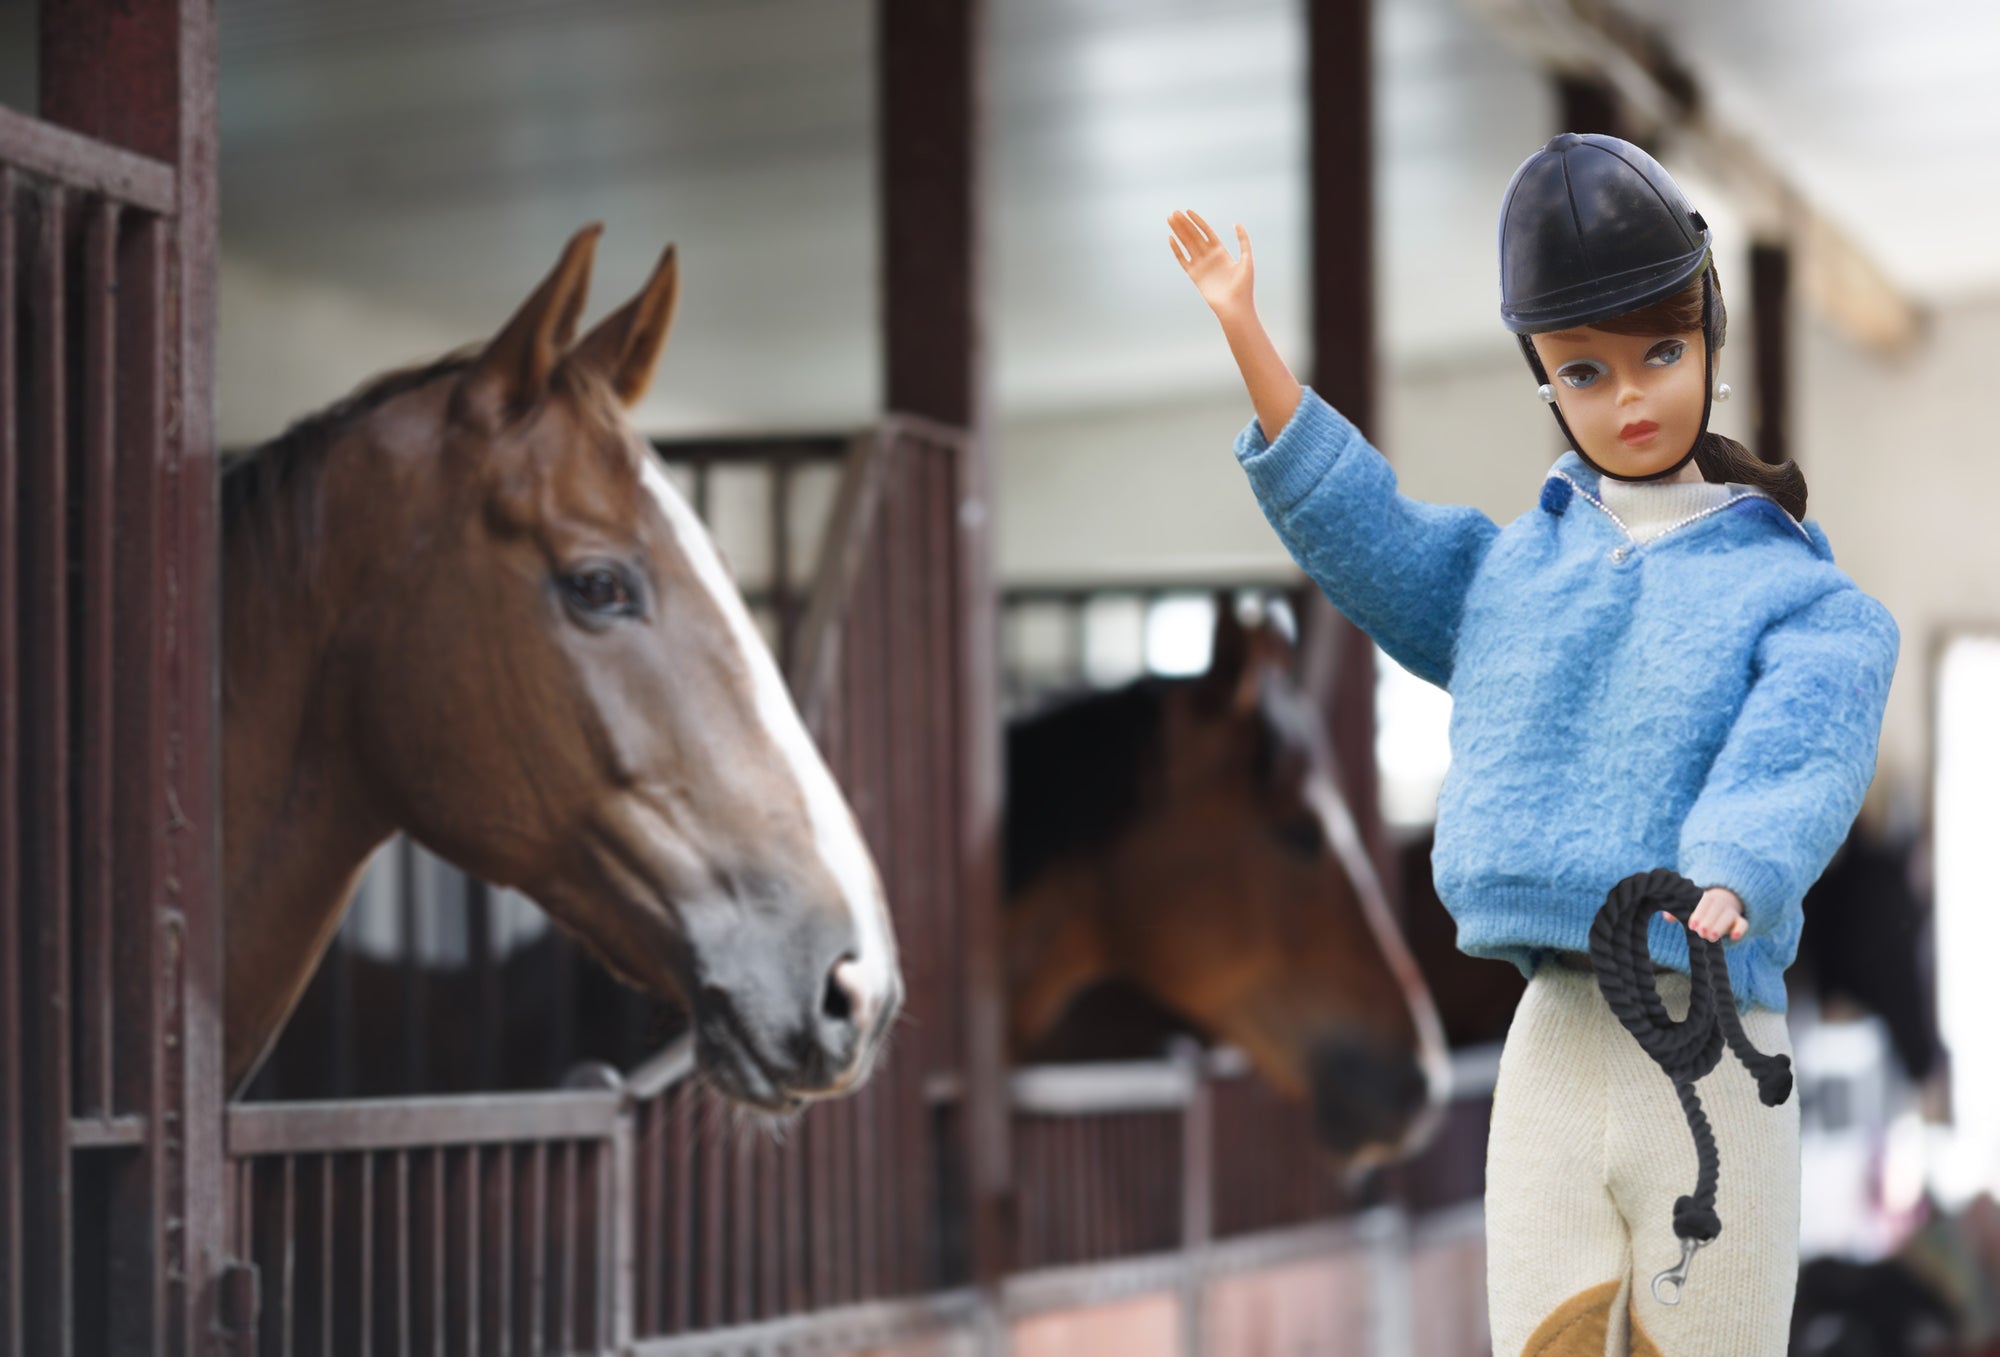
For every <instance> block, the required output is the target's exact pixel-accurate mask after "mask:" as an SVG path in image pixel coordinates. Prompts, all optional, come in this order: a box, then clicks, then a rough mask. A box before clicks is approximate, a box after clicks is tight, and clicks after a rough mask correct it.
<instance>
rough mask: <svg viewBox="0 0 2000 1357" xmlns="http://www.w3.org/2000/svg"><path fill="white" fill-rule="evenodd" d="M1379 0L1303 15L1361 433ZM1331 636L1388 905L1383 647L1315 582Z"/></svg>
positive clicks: (1362, 821) (1372, 416)
mask: <svg viewBox="0 0 2000 1357" xmlns="http://www.w3.org/2000/svg"><path fill="white" fill-rule="evenodd" d="M1371 10H1372V3H1371V0H1313V3H1312V4H1311V5H1310V6H1308V8H1307V11H1306V14H1307V34H1306V41H1307V48H1308V69H1309V72H1310V74H1309V76H1308V81H1309V86H1310V88H1309V95H1308V109H1309V112H1308V120H1309V140H1310V142H1311V147H1312V149H1311V183H1310V186H1309V188H1308V194H1309V197H1310V202H1311V246H1310V248H1311V251H1312V266H1313V267H1312V339H1313V357H1312V374H1313V378H1312V384H1313V387H1314V389H1315V390H1317V391H1318V392H1319V394H1320V395H1322V396H1324V397H1325V398H1326V399H1327V401H1328V403H1329V404H1331V405H1332V406H1333V407H1334V408H1335V409H1337V410H1339V411H1340V412H1341V413H1342V414H1344V415H1346V416H1347V417H1348V418H1349V419H1351V420H1353V421H1354V423H1355V425H1356V426H1357V427H1358V428H1360V429H1361V431H1362V432H1363V433H1368V434H1371V435H1372V434H1375V433H1377V432H1378V431H1379V424H1380V421H1379V420H1378V418H1377V410H1376V380H1377V365H1376V357H1375V159H1374V144H1373V137H1374V125H1375V118H1374V104H1375V83H1374V61H1373V54H1374V49H1373V38H1372V35H1371V30H1372V27H1373V16H1372V13H1371ZM1306 629H1307V631H1308V632H1312V631H1315V630H1317V631H1319V633H1320V636H1321V638H1322V639H1321V640H1320V641H1318V642H1314V641H1313V640H1312V639H1311V638H1310V637H1309V638H1308V643H1309V644H1324V643H1325V641H1324V638H1326V637H1327V636H1328V634H1329V632H1330V634H1331V636H1332V637H1333V638H1336V639H1335V653H1334V657H1333V671H1334V677H1333V682H1332V684H1331V691H1330V692H1328V693H1326V694H1323V695H1322V697H1323V699H1324V700H1326V701H1328V702H1329V704H1330V705H1329V706H1328V708H1327V716H1328V721H1329V724H1330V727H1331V730H1332V734H1333V743H1334V752H1335V756H1336V758H1337V759H1338V761H1339V764H1340V775H1341V792H1342V794H1343V795H1345V796H1346V798H1347V804H1348V806H1349V808H1350V809H1351V810H1352V811H1353V813H1354V820H1355V823H1356V824H1357V825H1359V826H1360V828H1361V834H1362V837H1363V839H1364V840H1365V841H1366V843H1367V845H1368V850H1369V855H1370V856H1371V857H1372V858H1373V859H1374V862H1375V866H1376V870H1377V871H1378V872H1379V873H1380V875H1381V877H1382V887H1383V890H1384V891H1385V892H1386V893H1387V895H1388V897H1389V900H1390V901H1391V903H1392V904H1393V903H1395V902H1396V901H1398V900H1400V898H1401V895H1400V886H1399V883H1398V882H1397V880H1396V870H1395V868H1396V859H1395V853H1394V851H1393V849H1392V845H1391V844H1390V843H1389V836H1388V832H1387V829H1386V827H1385V826H1384V824H1383V822H1382V811H1381V798H1380V795H1379V793H1378V786H1377V778H1376V766H1375V647H1374V644H1373V642H1371V641H1370V640H1369V639H1368V637H1367V636H1366V635H1365V634H1364V633H1363V632H1362V631H1361V629H1360V628H1359V627H1356V626H1355V625H1354V624H1353V623H1351V622H1349V621H1348V620H1347V619H1346V618H1344V617H1342V616H1341V615H1340V614H1339V613H1338V612H1336V611H1335V610H1334V609H1333V607H1332V605H1331V604H1329V603H1327V602H1326V600H1325V598H1324V597H1322V596H1321V595H1320V594H1319V593H1318V591H1317V590H1315V591H1314V592H1313V594H1312V596H1311V602H1310V606H1309V611H1308V614H1307V619H1306Z"/></svg>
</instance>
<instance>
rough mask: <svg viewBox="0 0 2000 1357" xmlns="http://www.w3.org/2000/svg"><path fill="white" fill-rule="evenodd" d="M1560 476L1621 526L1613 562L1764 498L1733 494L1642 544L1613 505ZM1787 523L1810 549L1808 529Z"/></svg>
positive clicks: (1787, 517) (1565, 474) (1560, 473)
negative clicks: (1734, 507) (1621, 537)
mask: <svg viewBox="0 0 2000 1357" xmlns="http://www.w3.org/2000/svg"><path fill="white" fill-rule="evenodd" d="M1556 475H1558V476H1561V477H1562V478H1563V479H1564V480H1566V481H1569V486H1570V489H1572V490H1574V491H1576V493H1577V494H1579V495H1582V496H1583V497H1584V498H1585V499H1587V500H1589V501H1590V502H1591V503H1592V504H1594V505H1596V506H1597V507H1598V509H1600V510H1602V511H1603V514H1604V516H1605V517H1606V518H1608V519H1610V520H1611V521H1612V522H1613V523H1616V524H1617V525H1618V531H1620V532H1622V533H1624V534H1625V538H1626V540H1625V541H1623V542H1621V543H1619V544H1618V545H1617V546H1615V547H1613V548H1612V549H1611V551H1610V556H1611V559H1612V560H1614V561H1623V560H1624V559H1625V558H1626V557H1627V556H1630V555H1631V554H1632V553H1633V552H1635V551H1637V550H1638V549H1639V548H1640V547H1642V546H1651V545H1652V544H1653V543H1654V542H1659V541H1663V540H1664V539H1665V538H1666V536H1667V535H1668V534H1669V533H1675V532H1679V531H1680V530H1681V529H1682V528H1685V527H1687V526H1688V525H1689V524H1690V523H1699V522H1700V521H1701V520H1702V519H1704V518H1707V517H1708V516H1709V515H1710V514H1719V513H1721V512H1722V511H1723V510H1724V509H1727V508H1728V507H1729V506H1730V505H1732V504H1741V503H1742V502H1743V501H1744V500H1746V499H1762V498H1764V496H1762V495H1755V494H1742V495H1732V496H1730V497H1729V498H1728V499H1726V500H1724V501H1722V503H1720V504H1711V505H1709V506H1708V507H1707V508H1706V509H1702V510H1699V511H1697V512H1695V513H1692V514H1689V515H1688V516H1687V517H1686V518H1683V519H1681V520H1680V521H1679V522H1677V523H1669V524H1668V525H1667V526H1666V527H1664V528H1662V529H1660V530H1659V531H1658V532H1657V533H1655V534H1653V536H1652V537H1651V538H1649V539H1648V540H1647V541H1645V542H1641V541H1639V540H1638V538H1637V537H1636V536H1634V535H1633V532H1632V529H1631V528H1630V527H1628V526H1627V525H1626V523H1625V520H1624V519H1622V518H1620V517H1619V516H1618V515H1617V514H1615V513H1613V512H1612V511H1611V509H1610V506H1608V505H1606V504H1605V503H1604V501H1602V500H1600V499H1598V498H1597V496H1595V495H1593V494H1591V493H1590V492H1589V491H1588V490H1586V489H1584V488H1583V487H1582V486H1580V485H1578V484H1577V483H1576V482H1575V481H1574V480H1570V476H1569V473H1568V472H1566V471H1558V472H1557V473H1556ZM1785 521H1786V522H1787V523H1791V525H1792V527H1793V528H1794V529H1795V530H1796V531H1797V532H1798V534H1799V536H1801V537H1804V538H1805V541H1806V545H1807V546H1811V545H1812V538H1811V537H1810V536H1809V535H1808V534H1807V533H1806V530H1805V529H1804V528H1801V527H1799V525H1798V524H1797V522H1795V521H1794V520H1793V519H1792V516H1791V515H1790V514H1786V515H1785Z"/></svg>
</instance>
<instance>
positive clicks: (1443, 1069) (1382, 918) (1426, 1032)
mask: <svg viewBox="0 0 2000 1357" xmlns="http://www.w3.org/2000/svg"><path fill="white" fill-rule="evenodd" d="M1305 799H1306V803H1307V804H1308V805H1309V806H1311V807H1312V810H1313V814H1314V815H1315V817H1316V818H1317V819H1318V820H1319V823H1320V828H1321V829H1322V830H1323V831H1324V832H1325V834H1326V841H1327V844H1328V846H1329V847H1331V848H1332V849H1333V854H1334V856H1335V857H1337V858H1339V859H1340V864H1341V867H1342V869H1343V870H1344V871H1346V873H1347V878H1348V880H1350V881H1352V882H1353V883H1354V893H1355V895H1356V896H1357V897H1359V899H1360V902H1361V913H1362V915H1363V916H1364V917H1365V918H1366V919H1367V920H1368V924H1369V927H1370V928H1371V929H1372V930H1373V932H1374V934H1375V940H1376V942H1377V943H1378V944H1379V945H1380V946H1381V948H1382V955H1383V958H1384V960H1386V961H1387V962H1388V964H1389V969H1390V970H1391V971H1393V972H1395V974H1396V978H1397V980H1398V981H1399V982H1400V983H1401V986H1402V989H1403V992H1404V994H1406V995H1408V996H1410V1020H1411V1022H1412V1023H1414V1024H1415V1026H1416V1029H1417V1064H1418V1066H1419V1067H1420V1068H1421V1069H1422V1070H1423V1072H1424V1084H1425V1090H1426V1097H1425V1100H1424V1109H1423V1111H1422V1112H1421V1113H1420V1114H1419V1115H1418V1117H1417V1118H1416V1120H1415V1121H1414V1122H1413V1123H1412V1124H1411V1126H1410V1129H1409V1131H1408V1133H1407V1134H1406V1135H1405V1136H1404V1138H1403V1144H1404V1145H1405V1146H1414V1145H1421V1144H1423V1143H1425V1142H1426V1141H1428V1140H1429V1139H1430V1136H1431V1133H1432V1131H1433V1129H1434V1128H1435V1126H1436V1123H1437V1121H1438V1119H1439V1118H1440V1117H1442V1116H1443V1114H1444V1107H1445V1104H1446V1103H1448V1102H1449V1101H1450V1100H1451V1053H1450V1047H1449V1044H1448V1043H1447V1042H1446V1040H1445V1034H1444V1020H1443V1019H1442V1018H1441V1017H1439V1016H1438V1011H1437V1004H1436V1003H1435V1002H1434V1001H1433V1000H1432V999H1431V997H1430V991H1429V990H1428V989H1427V988H1426V987H1425V986H1424V980H1423V975H1422V973H1421V972H1419V971H1418V970H1417V962H1416V958H1415V957H1413V956H1411V955H1410V951H1409V948H1408V947H1407V946H1406V945H1405V944H1404V942H1403V938H1402V933H1401V932H1400V931H1399V930H1398V928H1397V927H1396V923H1395V915H1394V914H1393V913H1392V912H1391V911H1390V909H1389V895H1388V892H1386V891H1384V890H1383V889H1382V882H1381V879H1380V878H1378V877H1377V876H1376V875H1375V864H1374V861H1373V860H1372V859H1371V858H1370V857H1369V856H1368V850H1367V847H1366V846H1365V845H1364V844H1363V843H1362V842H1361V830H1360V827H1359V826H1358V825H1356V824H1355V823H1354V815H1353V813H1352V812H1351V811H1349V810H1348V808H1347V802H1346V800H1345V799H1343V798H1342V796H1341V795H1340V791H1339V789H1338V788H1336V787H1335V786H1334V785H1333V779H1332V777H1331V776H1329V775H1328V774H1327V773H1326V772H1325V771H1324V770H1323V769H1315V770H1313V771H1312V772H1311V773H1309V774H1307V775H1306V784H1305Z"/></svg>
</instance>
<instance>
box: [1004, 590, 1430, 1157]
mask: <svg viewBox="0 0 2000 1357" xmlns="http://www.w3.org/2000/svg"><path fill="white" fill-rule="evenodd" d="M1292 667H1293V666H1292V653H1291V645H1290V643H1289V641H1287V640H1286V639H1285V638H1284V637H1283V636H1282V634H1281V633H1279V631H1278V630H1277V629H1276V628H1275V627H1274V626H1273V625H1271V624H1270V623H1269V622H1268V621H1267V622H1264V623H1261V624H1259V625H1258V626H1257V627H1255V628H1250V627H1246V626H1245V625H1244V624H1243V623H1242V622H1240V621H1239V620H1238V619H1237V617H1236V614H1235V611H1234V609H1233V607H1232V606H1230V604H1229V603H1228V601H1227V598H1226V596H1222V597H1218V600H1217V608H1216V629H1215V642H1214V648H1213V657H1212V659H1211V662H1210V667H1209V670H1208V672H1207V673H1206V674H1204V675H1202V676H1201V677H1199V678H1190V679H1163V678H1146V679H1141V680H1139V681H1138V682H1136V683H1134V684H1131V685H1130V686H1128V687H1125V688H1122V689H1117V690H1113V691H1110V692H1106V693H1101V694H1096V695H1092V696H1088V697H1085V698H1082V699H1080V700H1077V701H1073V702H1069V703H1066V704H1064V705H1061V706H1058V707H1055V708H1053V709H1051V710H1048V711H1046V712H1044V713H1041V714H1039V715H1035V716H1031V717H1028V718H1026V719H1023V720H1020V721H1017V722H1015V723H1014V724H1013V725H1012V726H1011V728H1010V729H1009V732H1008V743H1007V754H1008V770H1007V823H1006V859H1007V878H1008V879H1007V895H1008V904H1007V911H1006V943H1007V977H1008V1019H1009V1025H1010V1029H1011V1043H1012V1046H1013V1049H1014V1053H1015V1056H1016V1058H1017V1059H1024V1058H1032V1057H1034V1056H1035V1055H1036V1054H1037V1048H1038V1044H1039V1043H1042V1042H1043V1041H1044V1039H1045V1038H1047V1037H1048V1036H1049V1034H1050V1033H1051V1032H1052V1030H1053V1029H1055V1028H1056V1025H1057V1023H1058V1021H1059V1020H1061V1019H1062V1018H1063V1016H1064V1013H1065V1011H1066V1010H1067V1009H1068V1008H1069V1006H1070V1005H1071V1003H1072V1001H1074V1000H1076V999H1077V998H1078V996H1079V995H1081V994H1082V993H1083V992H1084V991H1085V990H1086V989H1087V988H1089V987H1091V986H1093V985H1097V984H1099V983H1100V982H1103V981H1106V980H1116V981H1122V982H1125V983H1127V984H1129V985H1130V986H1132V987H1135V988H1137V989H1138V990H1140V991H1141V992H1143V993H1144V994H1145V995H1147V996H1148V997H1149V998H1150V999H1152V1000H1153V1001H1155V1002H1156V1003H1158V1004H1160V1005H1162V1006H1164V1007H1165V1008H1167V1009H1170V1010H1172V1011H1173V1012H1175V1013H1179V1014H1182V1015H1185V1016H1186V1017H1187V1018H1189V1019H1191V1020H1192V1021H1193V1022H1194V1023H1195V1024H1196V1025H1198V1026H1199V1027H1200V1028H1201V1029H1203V1030H1204V1031H1205V1032H1206V1033H1208V1034H1211V1035H1213V1036H1215V1037H1218V1038H1220V1039H1222V1040H1225V1041H1228V1042H1230V1043H1233V1044H1234V1045H1236V1046H1238V1047H1239V1048H1241V1049H1242V1050H1243V1052H1244V1053H1245V1055H1246V1056H1247V1057H1248V1058H1249V1060H1250V1061H1251V1063H1252V1064H1253V1065H1254V1067H1255V1068H1256V1070H1257V1071H1258V1073H1259V1074H1260V1075H1261V1076H1262V1077H1263V1078H1264V1079H1265V1080H1267V1081H1268V1082H1269V1083H1270V1084H1271V1085H1272V1086H1274V1087H1275V1088H1277V1089H1278V1090H1279V1091H1280V1092H1282V1093H1285V1094H1288V1095H1290V1096H1292V1097H1295V1098H1298V1099H1301V1100H1303V1099H1305V1098H1307V1097H1310V1099H1311V1102H1312V1106H1313V1110H1314V1116H1315V1122H1316V1125H1317V1128H1318V1135H1319V1139H1320V1141H1321V1142H1322V1144H1324V1145H1325V1146H1326V1147H1327V1148H1329V1149H1330V1150H1332V1151H1334V1152H1335V1153H1336V1154H1337V1155H1339V1156H1341V1157H1343V1158H1344V1159H1345V1160H1346V1166H1347V1167H1348V1168H1350V1169H1358V1168H1363V1167H1367V1166H1368V1165H1371V1164H1375V1163H1381V1162H1385V1161H1388V1160H1391V1159H1395V1158H1400V1157H1403V1156H1405V1155H1408V1154H1410V1153H1413V1152H1414V1151H1415V1150H1416V1149H1417V1148H1419V1147H1420V1146H1421V1145H1422V1144H1423V1143H1424V1141H1425V1140H1427V1139H1428V1137H1429V1135H1430V1133H1431V1131H1432V1129H1433V1128H1434V1127H1435V1125H1436V1123H1437V1121H1438V1119H1439V1117H1440V1116H1441V1113H1442V1109H1443V1104H1444V1100H1445V1098H1446V1096H1447V1093H1448V1088H1447V1084H1448V1081H1449V1059H1448V1056H1447V1053H1446V1049H1445V1045H1444V1041H1443V1036H1442V1031H1441V1029H1440V1027H1439V1024H1438V1018H1437V1012H1436V1009H1435V1007H1434V1006H1433V1004H1432V1001H1431V997H1430V994H1429V992H1428V991H1427V990H1426V989H1425V988H1424V984H1423V981H1422V979H1421V977H1420V976H1419V974H1418V971H1417V967H1416V964H1415V963H1414V962H1413V961H1412V960H1411V957H1410V953H1409V950H1408V949H1407V948H1406V947H1405V946H1404V944H1403V940H1402V937H1401V936H1400V934H1399V932H1398V930H1397V927H1396V923H1395V918H1394V915H1393V914H1392V913H1391V911H1390V908H1389V905H1388V902H1387V900H1386V899H1385V898H1384V896H1383V892H1382V889H1381V886H1380V884H1379V883H1378V881H1377V878H1376V876H1375V873H1374V870H1373V868H1372V867H1371V866H1370V864H1369V862H1368V860H1367V856H1366V854H1365V852H1364V851H1363V849H1362V847H1361V843H1360V837H1359V835H1358V833H1357V832H1356V830H1355V826H1354V822H1353V819H1352V817H1351V816H1350V815H1349V813H1348V811H1347V809H1346V806H1345V804H1344V803H1343V802H1342V800H1341V798H1340V795H1339V793H1338V792H1337V791H1336V790H1335V783H1334V778H1333V765H1332V759H1331V756H1330V753H1329V746H1328V742H1327V738H1326V733H1325V730H1324V727H1323V726H1322V724H1321V722H1320V720H1319V717H1318V715H1317V713H1316V711H1315V708H1314V705H1313V703H1312V701H1311V700H1310V699H1309V698H1308V697H1307V696H1306V694H1305V693H1303V692H1302V691H1301V690H1300V689H1299V688H1298V687H1297V685H1296V684H1295V683H1294V681H1293V679H1292Z"/></svg>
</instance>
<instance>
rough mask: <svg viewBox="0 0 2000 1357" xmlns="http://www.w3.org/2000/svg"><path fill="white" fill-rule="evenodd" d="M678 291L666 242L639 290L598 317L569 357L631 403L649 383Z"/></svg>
mask: <svg viewBox="0 0 2000 1357" xmlns="http://www.w3.org/2000/svg"><path fill="white" fill-rule="evenodd" d="M680 293H681V274H680V266H679V264H678V263H676V262H675V258H674V247H673V246H671V245H669V246H667V252H666V253H665V254H663V255H661V256H660V262H659V263H658V264H656V265H655V266H654V267H653V276H652V277H651V278H648V279H647V280H646V286H645V287H643V288H641V289H640V290H639V295H638V296H636V297H634V298H633V299H632V300H631V301H629V302H627V303H625V305H623V306H621V307H619V308H618V309H617V310H616V311H613V312H612V313H611V314H610V315H608V316H606V317H605V318H604V319H603V320H601V321H599V322H598V324H597V328H596V329H594V330H592V331H591V332H590V333H589V334H588V335H586V336H584V340H583V342H582V343H581V344H579V345H577V346H576V349H575V351H574V352H573V353H571V354H570V356H569V361H570V362H573V363H581V364H583V365H584V366H586V367H589V368H593V369H595V370H596V371H597V372H598V373H600V374H601V375H602V376H603V377H604V379H605V380H606V381H608V382H610V383H611V389H612V390H613V391H614V392H616V393H617V395H618V399H619V400H620V401H622V402H623V403H624V404H625V405H626V406H627V407H630V406H633V405H637V404H638V403H639V397H641V396H643V395H645V394H646V388H647V387H648V386H650V385H652V382H653V367H654V365H655V364H657V363H658V362H659V361H660V350H661V349H663V348H665V347H666V343H667V331H668V330H669V329H671V328H672V326H673V323H674V306H675V304H676V303H677V302H678V301H679V300H680Z"/></svg>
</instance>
